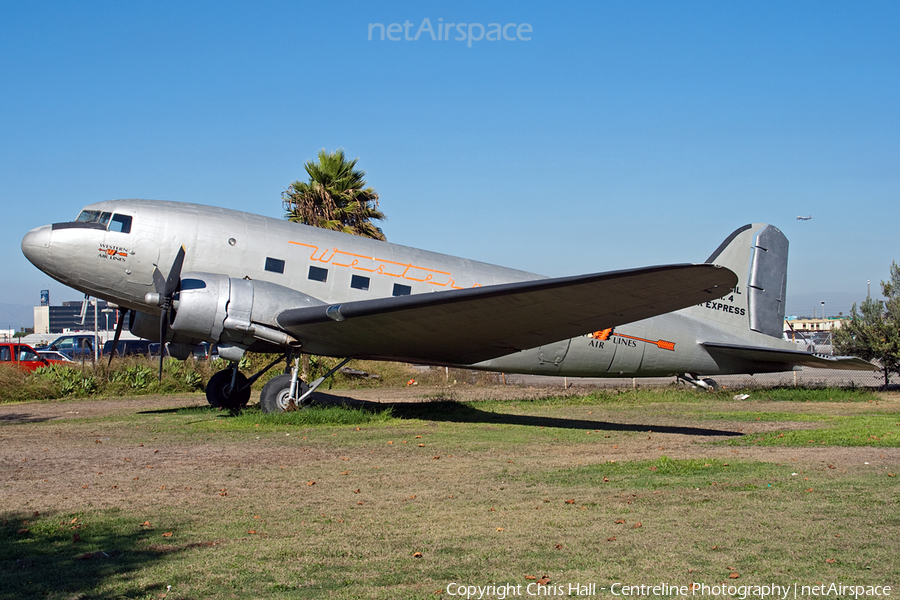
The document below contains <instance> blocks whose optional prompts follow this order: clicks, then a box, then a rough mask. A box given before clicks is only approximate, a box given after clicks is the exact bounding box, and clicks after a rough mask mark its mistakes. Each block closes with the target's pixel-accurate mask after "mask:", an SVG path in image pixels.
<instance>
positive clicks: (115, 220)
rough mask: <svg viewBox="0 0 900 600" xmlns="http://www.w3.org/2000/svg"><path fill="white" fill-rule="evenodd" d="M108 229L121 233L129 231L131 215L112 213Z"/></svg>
mask: <svg viewBox="0 0 900 600" xmlns="http://www.w3.org/2000/svg"><path fill="white" fill-rule="evenodd" d="M109 230H110V231H118V232H121V233H131V215H120V214H115V215H113V216H112V219H111V220H110V222H109Z"/></svg>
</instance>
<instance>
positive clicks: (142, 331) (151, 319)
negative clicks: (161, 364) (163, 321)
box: [128, 312, 204, 358]
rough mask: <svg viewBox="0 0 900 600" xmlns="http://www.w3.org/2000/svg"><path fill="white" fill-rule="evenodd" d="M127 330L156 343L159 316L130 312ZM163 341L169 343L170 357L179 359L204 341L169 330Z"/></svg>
mask: <svg viewBox="0 0 900 600" xmlns="http://www.w3.org/2000/svg"><path fill="white" fill-rule="evenodd" d="M128 329H129V331H131V333H133V334H134V335H136V336H138V337H139V338H143V339H145V340H151V341H154V342H158V341H159V315H151V314H150V313H145V312H132V313H131V326H130V327H129V328H128ZM165 341H166V342H168V343H169V355H170V356H174V357H175V358H181V357H182V356H181V355H182V354H183V355H184V358H187V357H188V355H189V354H190V349H191V348H192V347H193V346H194V345H196V344H199V343H200V342H202V341H204V340H202V339H198V338H190V337H188V336H184V335H180V334H177V333H175V332H174V331H172V330H171V329H169V334H168V335H167V336H166V339H165ZM175 346H178V347H179V348H178V349H175ZM180 347H186V348H187V352H182V351H180Z"/></svg>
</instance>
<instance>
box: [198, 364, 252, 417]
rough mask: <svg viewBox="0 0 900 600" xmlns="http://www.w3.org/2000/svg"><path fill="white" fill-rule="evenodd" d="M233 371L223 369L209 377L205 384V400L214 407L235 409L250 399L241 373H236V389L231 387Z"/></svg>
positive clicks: (248, 388) (247, 386)
mask: <svg viewBox="0 0 900 600" xmlns="http://www.w3.org/2000/svg"><path fill="white" fill-rule="evenodd" d="M232 373H233V371H232V370H231V369H224V370H222V371H219V372H218V373H216V374H215V375H213V376H212V377H210V378H209V383H207V384H206V401H207V402H209V403H210V405H212V406H214V407H216V408H227V409H228V410H235V409H238V408H241V407H242V406H246V405H247V402H248V401H249V400H250V386H249V385H247V378H246V377H244V375H243V374H242V373H238V374H237V389H234V388H232V387H231V377H232Z"/></svg>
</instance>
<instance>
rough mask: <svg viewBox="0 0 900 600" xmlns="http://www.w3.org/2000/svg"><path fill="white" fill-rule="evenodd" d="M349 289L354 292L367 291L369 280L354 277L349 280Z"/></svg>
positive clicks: (358, 276) (357, 276) (359, 276)
mask: <svg viewBox="0 0 900 600" xmlns="http://www.w3.org/2000/svg"><path fill="white" fill-rule="evenodd" d="M350 287H352V288H353V289H354V290H363V291H367V290H368V289H369V278H368V277H363V276H362V275H354V276H353V277H351V278H350Z"/></svg>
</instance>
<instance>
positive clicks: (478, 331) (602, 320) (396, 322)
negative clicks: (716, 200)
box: [277, 265, 737, 364]
mask: <svg viewBox="0 0 900 600" xmlns="http://www.w3.org/2000/svg"><path fill="white" fill-rule="evenodd" d="M736 283H737V276H736V275H735V274H734V273H732V272H731V271H730V270H728V269H725V268H723V267H716V266H713V265H668V266H661V267H647V268H642V269H633V270H626V271H612V272H607V273H597V274H592V275H580V276H576V277H562V278H554V279H540V280H536V281H524V282H517V283H509V284H501V285H492V286H485V287H478V288H469V289H464V290H450V291H442V292H433V293H428V294H416V295H412V296H400V297H394V298H377V299H372V300H361V301H356V302H347V303H342V304H334V305H330V306H317V307H308V308H297V309H290V310H286V311H284V312H282V313H281V314H280V315H279V316H278V318H277V321H278V324H279V326H280V327H282V328H283V329H285V330H286V331H288V332H290V333H291V334H292V335H293V336H294V337H296V338H297V339H298V340H299V341H300V343H301V345H302V347H303V348H304V350H305V351H306V352H310V353H312V354H322V355H326V356H353V357H357V358H373V359H382V360H398V361H406V362H422V363H432V364H471V363H476V362H480V361H483V360H487V359H490V358H495V357H497V356H502V355H505V354H509V353H511V352H515V351H517V350H522V349H526V348H534V347H537V346H541V345H543V344H547V343H550V342H555V341H558V340H562V339H567V338H570V337H574V336H578V335H582V334H584V333H587V332H590V331H597V330H600V329H605V328H608V327H615V326H617V325H621V324H624V323H629V322H632V321H637V320H640V319H645V318H648V317H652V316H655V315H658V314H662V313H667V312H671V311H673V310H678V309H681V308H684V307H686V306H690V305H692V304H699V303H701V302H706V301H707V300H711V299H714V298H718V297H720V296H722V295H724V294H725V293H726V292H728V291H729V290H730V289H732V288H733V287H734V286H735V285H736Z"/></svg>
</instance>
